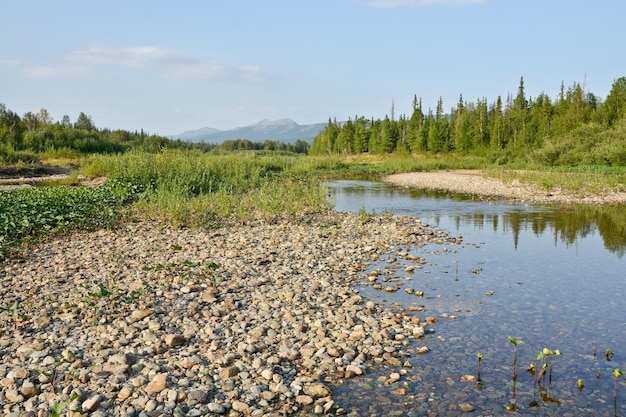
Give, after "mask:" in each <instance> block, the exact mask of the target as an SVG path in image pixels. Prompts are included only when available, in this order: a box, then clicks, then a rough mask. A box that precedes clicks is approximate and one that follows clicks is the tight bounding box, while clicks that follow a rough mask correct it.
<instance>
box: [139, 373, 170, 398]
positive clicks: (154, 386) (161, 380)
mask: <svg viewBox="0 0 626 417" xmlns="http://www.w3.org/2000/svg"><path fill="white" fill-rule="evenodd" d="M165 388H167V374H157V375H156V376H155V377H154V378H153V379H152V381H150V382H149V383H148V385H146V387H145V388H144V389H145V391H146V392H147V393H148V394H156V393H158V392H161V391H163V390H164V389H165Z"/></svg>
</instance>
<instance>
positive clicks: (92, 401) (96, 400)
mask: <svg viewBox="0 0 626 417" xmlns="http://www.w3.org/2000/svg"><path fill="white" fill-rule="evenodd" d="M100 402H102V397H101V396H100V395H99V394H96V395H94V396H92V397H89V398H88V399H86V400H85V401H83V403H82V404H81V408H82V409H83V411H87V412H91V411H93V410H95V409H96V408H97V407H98V405H100Z"/></svg>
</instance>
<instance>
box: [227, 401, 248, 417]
mask: <svg viewBox="0 0 626 417" xmlns="http://www.w3.org/2000/svg"><path fill="white" fill-rule="evenodd" d="M230 406H231V407H232V408H233V410H235V411H237V412H238V413H243V414H245V415H249V414H250V406H249V405H248V404H246V403H244V402H241V401H233V403H232V404H231V405H230Z"/></svg>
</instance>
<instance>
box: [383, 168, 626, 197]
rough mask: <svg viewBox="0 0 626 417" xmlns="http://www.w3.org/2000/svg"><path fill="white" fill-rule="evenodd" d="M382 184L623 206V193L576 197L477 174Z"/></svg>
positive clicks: (414, 176) (408, 176)
mask: <svg viewBox="0 0 626 417" xmlns="http://www.w3.org/2000/svg"><path fill="white" fill-rule="evenodd" d="M384 181H386V182H389V183H391V184H395V185H399V186H402V187H412V188H420V189H426V190H440V191H449V192H454V193H463V194H472V195H476V196H478V197H480V198H482V199H486V200H488V199H493V198H499V199H503V198H504V199H511V200H515V201H522V202H528V203H559V204H561V203H586V204H626V192H620V193H615V192H613V193H608V194H605V195H597V194H588V195H585V196H580V195H577V194H573V193H566V192H563V191H562V190H560V189H555V190H552V191H551V192H549V193H547V192H545V191H541V190H538V189H536V188H533V187H531V186H529V185H527V184H521V183H520V182H519V181H514V182H512V183H510V184H507V183H504V182H502V181H498V180H496V179H493V178H486V177H483V176H482V175H481V173H480V171H478V170H453V171H434V172H410V173H404V174H395V175H390V176H387V177H385V178H384Z"/></svg>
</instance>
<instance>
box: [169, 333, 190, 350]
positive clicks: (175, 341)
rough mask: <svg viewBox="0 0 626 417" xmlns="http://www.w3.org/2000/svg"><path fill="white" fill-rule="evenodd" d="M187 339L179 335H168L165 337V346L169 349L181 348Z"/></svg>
mask: <svg viewBox="0 0 626 417" xmlns="http://www.w3.org/2000/svg"><path fill="white" fill-rule="evenodd" d="M185 343H187V339H186V338H185V337H184V336H183V335H181V334H168V335H167V336H165V344H166V345H167V346H169V347H175V346H182V345H184V344H185Z"/></svg>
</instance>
